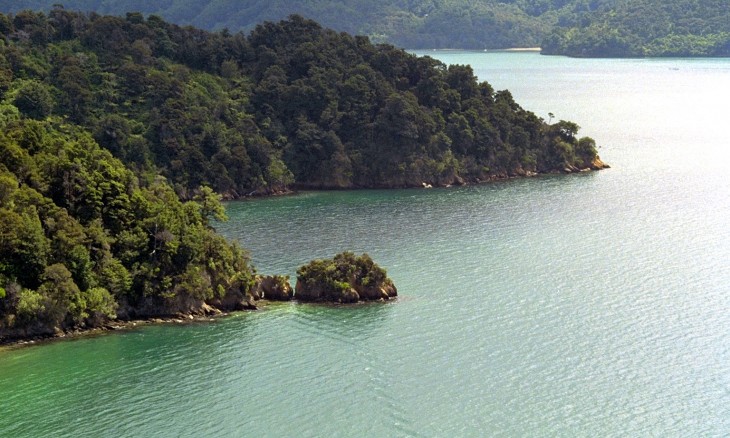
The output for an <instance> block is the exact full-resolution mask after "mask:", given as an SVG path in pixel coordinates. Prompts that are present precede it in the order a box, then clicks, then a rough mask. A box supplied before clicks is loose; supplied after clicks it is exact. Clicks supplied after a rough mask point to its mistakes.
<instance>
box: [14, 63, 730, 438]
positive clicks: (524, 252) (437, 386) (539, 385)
mask: <svg viewBox="0 0 730 438" xmlns="http://www.w3.org/2000/svg"><path fill="white" fill-rule="evenodd" d="M426 53H427V54H429V55H430V56H434V57H437V58H439V59H442V60H444V61H445V62H448V63H459V64H464V63H470V64H472V65H473V66H474V69H475V72H476V74H477V75H478V76H479V77H480V78H481V79H485V80H488V81H489V82H490V83H492V85H493V86H494V87H495V89H504V88H508V89H510V90H511V92H512V94H513V95H514V97H515V100H516V101H517V102H519V103H520V104H521V105H523V106H524V107H526V108H528V109H530V110H533V111H534V112H536V113H537V114H538V115H539V116H541V117H544V118H545V119H548V117H549V116H548V113H554V115H555V117H556V118H557V119H567V120H573V121H576V122H577V123H578V124H579V125H581V126H582V127H583V129H582V131H581V134H582V135H590V136H591V137H593V138H595V139H596V141H597V143H598V144H599V145H601V149H600V150H599V152H600V155H601V157H602V158H603V159H604V161H606V162H608V163H609V164H611V165H612V166H613V167H612V169H609V170H605V171H601V172H594V173H588V174H580V175H570V176H542V177H537V178H529V179H521V180H513V181H506V182H499V183H492V184H486V185H482V186H470V187H461V188H450V189H432V190H392V191H351V192H326V193H302V194H300V195H297V196H291V197H281V198H271V199H262V200H256V201H244V202H232V203H228V204H227V210H228V214H229V216H230V218H231V219H230V221H229V222H228V223H225V224H222V225H221V226H220V230H221V231H222V232H223V233H224V234H225V235H227V236H229V237H231V238H236V239H238V240H239V241H240V242H241V243H242V245H243V246H245V247H246V248H249V249H250V250H251V253H252V256H253V260H254V263H255V264H256V266H257V267H258V268H259V270H260V271H262V272H265V273H286V274H290V275H294V272H295V270H296V267H297V266H299V265H301V264H303V263H305V262H306V261H308V260H310V259H312V258H315V257H329V256H332V255H333V254H334V253H336V252H339V251H342V250H353V251H356V252H367V253H369V254H370V255H371V256H372V257H373V258H374V259H375V260H376V261H377V262H378V263H379V264H381V265H383V266H385V267H386V268H387V269H388V272H389V275H390V276H391V277H392V278H393V280H394V281H395V283H396V285H397V286H398V287H399V295H400V298H399V299H398V300H397V301H395V302H391V303H385V304H367V305H357V306H345V307H342V306H310V305H298V304H279V305H272V306H270V307H268V308H267V309H266V310H265V311H262V312H257V313H241V314H237V315H234V316H232V317H230V318H226V319H221V320H217V321H215V322H212V323H200V324H192V325H186V326H184V327H181V326H173V325H163V326H147V327H143V328H140V329H138V330H131V331H127V332H124V333H115V334H112V335H107V336H99V337H93V338H82V339H77V340H71V341H61V342H55V343H51V344H46V345H41V346H37V347H31V348H23V349H17V350H10V351H3V352H0V370H1V371H2V372H1V373H0V398H1V399H2V400H3V401H4V403H5V404H4V406H5V407H6V409H5V410H4V413H3V415H2V416H0V436H14V437H20V436H29V437H31V436H333V435H334V436H447V435H449V436H556V435H557V436H565V435H567V436H726V435H728V434H730V408H728V406H730V286H729V285H730V263H728V260H730V243H728V242H730V230H728V225H729V224H730V184H728V183H727V178H726V175H725V174H726V169H725V168H726V167H727V163H728V162H730V131H729V130H728V129H727V128H726V127H725V125H726V123H727V122H726V118H727V111H726V105H727V102H730V86H728V84H730V60H705V59H703V60H696V59H680V60H579V59H568V58H561V57H544V56H540V55H537V54H534V53H479V52H421V54H426Z"/></svg>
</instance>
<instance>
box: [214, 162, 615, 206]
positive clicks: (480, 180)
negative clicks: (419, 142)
mask: <svg viewBox="0 0 730 438" xmlns="http://www.w3.org/2000/svg"><path fill="white" fill-rule="evenodd" d="M610 168H611V166H609V165H608V164H606V163H604V162H603V161H602V160H601V158H600V157H599V156H596V157H595V158H594V159H593V161H591V163H590V164H589V165H588V166H585V167H577V166H573V165H567V166H565V167H563V168H562V169H552V170H546V171H535V170H528V169H523V168H522V167H518V168H516V169H514V170H512V171H510V172H507V171H501V172H495V173H484V174H482V175H479V176H473V177H466V178H465V177H463V176H461V175H458V174H449V175H444V176H442V177H440V178H438V179H433V180H432V179H426V180H422V179H420V178H415V179H411V180H406V179H404V180H401V181H391V182H387V183H376V184H371V185H352V186H331V185H326V184H293V185H291V186H289V187H285V188H282V187H279V188H276V189H270V190H261V191H254V192H251V193H246V194H244V195H240V194H238V193H224V194H223V195H222V197H223V200H225V201H235V200H245V199H258V198H268V197H273V196H287V195H295V194H297V193H298V192H299V191H302V190H312V191H333V190H390V189H413V188H434V187H454V186H467V185H479V184H487V183H491V182H498V181H507V180H511V179H518V178H533V177H538V176H541V175H567V174H573V173H586V172H592V171H598V170H603V169H610Z"/></svg>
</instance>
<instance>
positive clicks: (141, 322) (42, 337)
mask: <svg viewBox="0 0 730 438" xmlns="http://www.w3.org/2000/svg"><path fill="white" fill-rule="evenodd" d="M610 167H611V166H609V165H608V164H606V163H604V162H603V161H601V159H600V158H599V157H598V156H596V158H595V159H594V161H593V162H592V163H591V165H590V166H588V167H585V168H576V167H573V168H567V167H566V168H565V169H563V170H551V171H545V172H532V171H524V170H522V169H519V170H518V171H515V172H510V173H508V172H502V173H496V174H490V175H487V176H485V177H484V179H481V178H476V177H475V178H472V179H468V180H466V179H463V178H462V177H460V176H458V175H453V176H451V177H449V178H444V179H442V180H441V181H433V183H429V182H425V181H424V182H421V183H420V184H416V183H413V184H393V185H381V186H371V187H338V188H324V187H319V188H317V187H297V188H295V189H293V190H289V189H287V190H276V191H273V192H271V193H268V194H258V195H256V196H243V197H234V198H227V199H226V200H228V201H234V200H247V199H257V198H262V197H275V196H287V195H293V194H296V193H297V190H298V189H299V188H301V189H303V190H321V191H331V190H366V189H383V190H389V189H407V188H423V189H430V188H434V187H442V188H445V187H452V186H465V185H478V184H488V183H491V182H498V181H507V180H511V179H518V178H532V177H538V176H542V175H563V174H573V173H587V172H592V171H598V170H603V169H609V168H610ZM241 298H244V297H241ZM294 301H297V302H306V301H298V300H296V298H294ZM273 302H278V300H269V299H264V298H259V299H256V298H254V297H253V296H248V295H247V296H246V297H245V302H244V301H241V303H240V304H241V305H239V306H235V307H230V306H226V305H221V304H223V303H218V304H219V305H211V304H210V303H207V302H202V303H201V305H200V306H199V307H198V308H196V309H191V310H188V311H186V312H179V313H176V314H174V315H170V314H164V315H155V316H149V317H145V318H134V319H129V320H125V319H114V320H110V321H106V322H105V323H104V324H102V325H100V326H98V327H82V328H73V329H70V330H67V331H63V330H56V331H55V332H54V333H46V334H37V335H31V336H27V337H7V338H6V337H0V351H3V350H6V349H14V348H22V347H25V346H31V345H38V344H42V343H46V342H53V341H56V340H62V339H75V338H78V337H83V336H97V335H101V334H107V333H109V332H113V331H119V330H130V329H134V328H136V327H141V326H146V325H151V324H190V323H199V322H215V321H216V320H217V319H218V318H223V317H227V316H230V315H232V314H234V313H241V312H248V311H257V310H265V309H266V307H268V306H269V305H271V303H273Z"/></svg>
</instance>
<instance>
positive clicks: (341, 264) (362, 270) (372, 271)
mask: <svg viewBox="0 0 730 438" xmlns="http://www.w3.org/2000/svg"><path fill="white" fill-rule="evenodd" d="M397 295H398V290H397V289H396V287H395V285H394V284H393V281H392V280H391V279H390V278H388V276H387V274H386V271H385V269H383V268H381V267H380V266H378V265H377V264H376V263H375V262H373V259H372V258H370V256H369V255H367V254H362V255H361V256H356V255H355V254H353V253H352V252H343V253H340V254H337V255H336V256H335V257H334V258H332V259H324V260H321V259H320V260H313V261H311V262H309V263H308V264H306V265H304V266H302V267H300V268H299V269H298V270H297V284H296V291H295V293H294V296H295V298H296V299H297V300H299V301H307V302H334V303H356V302H358V301H377V300H384V301H385V300H389V299H391V298H394V297H396V296H397Z"/></svg>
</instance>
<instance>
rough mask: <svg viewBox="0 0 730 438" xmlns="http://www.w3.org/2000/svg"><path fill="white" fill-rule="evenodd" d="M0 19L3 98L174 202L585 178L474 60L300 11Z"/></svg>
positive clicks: (561, 139) (548, 130)
mask: <svg viewBox="0 0 730 438" xmlns="http://www.w3.org/2000/svg"><path fill="white" fill-rule="evenodd" d="M0 22H2V23H3V24H0V36H4V38H5V40H6V45H5V47H4V48H3V50H2V51H0V56H2V58H0V68H2V71H3V72H4V73H3V76H4V77H6V78H7V79H6V82H7V87H8V92H7V93H6V102H7V103H8V104H15V106H16V107H17V108H18V109H19V111H20V112H21V114H22V115H23V116H26V117H32V118H37V119H43V118H44V117H47V116H49V115H56V116H60V117H65V118H67V119H68V120H69V121H70V122H73V123H76V124H79V125H81V126H84V127H85V128H86V129H87V130H88V131H90V132H91V133H92V134H93V136H94V138H95V140H96V141H97V142H98V143H99V144H100V145H101V146H103V147H105V148H106V149H108V150H109V151H111V152H112V153H113V154H114V156H116V157H118V158H119V159H121V160H122V161H123V162H124V163H125V164H127V165H128V166H130V167H131V168H132V169H134V170H135V172H136V173H137V175H138V176H139V177H140V178H141V179H142V180H143V181H145V182H149V181H151V180H153V179H154V178H155V176H156V175H157V174H158V173H161V174H162V175H164V176H165V177H167V178H168V180H169V181H170V182H171V183H172V184H173V186H174V188H175V191H176V192H177V193H178V195H180V196H181V197H182V198H184V199H190V197H191V196H192V193H193V191H194V190H196V189H197V188H198V187H199V186H201V185H207V186H210V187H212V188H213V189H214V190H215V191H216V192H218V193H221V194H224V195H225V196H226V197H233V198H235V197H241V196H245V195H251V194H267V193H272V192H279V191H284V190H286V189H287V188H289V187H291V186H295V187H314V188H348V187H407V186H420V185H421V184H422V183H424V182H425V183H429V184H439V185H446V184H458V183H460V182H462V181H464V180H466V181H470V180H471V181H475V180H486V179H490V178H494V177H495V176H507V175H511V174H522V173H524V172H549V171H554V170H563V169H566V168H568V169H575V168H586V167H589V166H591V163H592V161H593V159H594V158H595V154H596V151H595V145H594V142H593V140H591V139H589V138H585V139H582V140H580V141H579V140H578V138H577V137H576V133H577V131H578V126H577V125H575V124H573V123H570V122H562V121H561V122H559V123H555V124H552V125H548V124H546V123H545V122H544V121H543V120H542V119H540V118H539V117H537V116H535V115H534V114H533V113H531V112H529V111H526V110H524V109H522V108H521V107H520V106H519V105H518V104H517V103H516V102H515V101H514V100H513V99H512V96H511V95H510V93H509V92H508V91H497V92H495V91H494V90H493V89H492V87H491V86H490V85H489V84H488V83H486V82H482V83H479V82H477V80H476V78H475V76H474V73H473V71H472V70H471V68H470V67H468V66H449V67H447V66H445V65H444V64H442V63H440V62H439V61H436V60H434V59H431V58H419V57H416V56H414V55H411V54H408V53H406V52H405V51H403V50H400V49H396V48H394V47H392V46H389V45H373V44H371V43H370V42H369V41H368V39H367V38H364V37H353V36H350V35H347V34H341V33H337V32H334V31H331V30H328V29H324V28H322V27H320V26H319V25H318V24H317V23H315V22H313V21H310V20H306V19H302V18H301V17H297V16H295V17H293V18H292V19H290V20H287V21H283V22H280V23H270V22H269V23H266V24H263V25H261V26H258V27H257V28H256V29H254V30H253V31H252V32H251V33H250V34H249V35H248V36H246V35H243V34H242V33H237V34H231V33H228V32H225V31H223V32H219V33H208V32H205V31H202V30H198V29H195V28H190V27H186V28H182V27H179V26H177V25H172V24H168V23H166V22H164V21H162V20H161V19H159V18H157V17H155V16H152V17H150V18H148V19H145V18H144V17H143V16H141V15H140V14H129V15H128V16H127V17H126V18H117V17H111V16H98V15H85V14H79V13H71V12H67V11H65V10H60V9H57V10H54V11H52V12H51V13H50V14H49V15H45V14H42V13H30V12H23V13H19V14H17V15H15V16H12V17H10V16H2V17H0ZM25 96H30V98H25Z"/></svg>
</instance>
